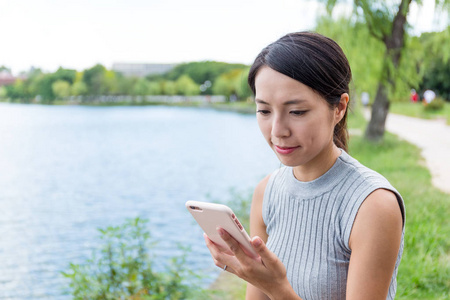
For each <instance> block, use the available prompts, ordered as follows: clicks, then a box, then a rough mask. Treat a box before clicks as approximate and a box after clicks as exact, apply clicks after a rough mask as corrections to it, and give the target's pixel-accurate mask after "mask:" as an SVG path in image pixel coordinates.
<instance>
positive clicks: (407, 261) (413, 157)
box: [219, 104, 450, 299]
mask: <svg viewBox="0 0 450 300" xmlns="http://www.w3.org/2000/svg"><path fill="white" fill-rule="evenodd" d="M411 105H413V104H411ZM447 109H448V108H447ZM365 126H366V121H365V120H364V118H363V117H362V114H360V113H359V112H356V113H351V114H350V116H349V128H353V129H357V130H356V131H355V132H364V128H365ZM349 152H350V154H351V155H352V156H353V157H355V158H356V159H358V160H359V161H360V162H361V163H363V164H364V165H366V166H368V167H369V168H372V169H374V170H376V171H378V172H379V173H381V174H383V175H384V176H385V177H386V178H387V179H388V180H389V181H390V182H391V183H392V184H393V185H394V186H395V187H396V188H397V189H398V191H399V192H400V193H401V194H402V196H403V198H404V200H405V206H406V229H405V249H404V252H403V259H402V262H401V264H400V267H399V272H398V277H397V280H398V286H397V297H396V299H449V298H450V293H449V291H450V239H449V237H450V222H449V217H448V215H449V212H450V195H449V194H446V193H443V192H441V191H440V190H438V189H437V188H435V187H433V186H432V185H431V175H430V172H429V171H428V169H427V168H426V167H425V164H424V161H423V158H422V157H421V155H420V149H418V148H417V147H415V146H413V145H411V144H409V143H407V142H404V141H401V140H399V139H398V138H397V137H396V136H394V135H392V134H389V133H387V134H386V136H385V139H384V142H383V143H379V144H372V143H369V142H367V141H365V140H364V138H363V137H362V135H356V136H352V137H351V138H350V150H349ZM226 282H227V280H224V282H222V283H221V284H220V285H219V286H220V287H221V289H222V290H223V289H225V290H226V287H227V285H228V284H227V283H226ZM239 284H240V285H241V286H242V285H243V284H242V283H239ZM239 284H238V287H237V288H236V282H234V281H233V289H234V291H233V292H234V296H233V297H231V298H230V299H239V298H242V299H244V292H243V291H244V290H243V289H242V288H239ZM236 292H237V293H238V294H240V296H239V297H238V296H236Z"/></svg>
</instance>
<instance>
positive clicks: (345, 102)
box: [335, 93, 350, 124]
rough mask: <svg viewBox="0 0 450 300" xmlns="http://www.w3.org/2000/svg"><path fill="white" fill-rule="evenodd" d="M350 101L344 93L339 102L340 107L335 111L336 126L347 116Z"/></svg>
mask: <svg viewBox="0 0 450 300" xmlns="http://www.w3.org/2000/svg"><path fill="white" fill-rule="evenodd" d="M349 100H350V97H349V96H348V94H347V93H343V94H342V95H341V99H340V100H339V103H338V105H337V106H336V109H335V124H337V123H339V122H340V121H341V120H342V118H343V117H344V115H345V112H346V111H347V106H348V101H349Z"/></svg>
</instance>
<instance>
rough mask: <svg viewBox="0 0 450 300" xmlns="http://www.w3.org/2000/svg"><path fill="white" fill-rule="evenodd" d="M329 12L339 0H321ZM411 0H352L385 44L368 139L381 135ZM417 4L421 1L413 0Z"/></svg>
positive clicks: (445, 1)
mask: <svg viewBox="0 0 450 300" xmlns="http://www.w3.org/2000/svg"><path fill="white" fill-rule="evenodd" d="M323 1H324V2H325V3H326V5H327V9H328V12H329V13H331V12H332V10H333V8H334V6H335V5H336V3H337V2H339V0H323ZM412 2H413V0H401V1H400V2H399V3H398V1H397V2H395V3H392V2H389V3H386V2H385V1H370V0H354V1H353V3H354V9H353V12H354V14H355V15H356V16H357V17H361V18H362V19H363V20H364V23H365V24H366V26H367V28H368V30H369V32H370V34H371V35H372V36H373V37H375V38H376V39H378V40H380V41H381V42H382V43H383V45H384V48H385V51H384V59H383V65H382V71H381V74H380V78H379V83H378V87H377V92H376V96H375V101H374V103H373V106H372V116H371V119H370V122H369V125H368V127H367V129H366V133H365V136H366V138H367V139H368V140H371V141H380V140H381V139H382V138H383V135H384V131H385V124H386V117H387V114H388V112H389V104H390V101H389V98H388V95H389V93H390V92H392V90H394V89H395V78H396V76H397V69H398V67H399V64H400V61H401V58H402V54H403V50H404V48H405V37H406V26H407V24H408V23H407V19H406V16H407V14H408V10H409V7H410V5H411V3H412ZM415 2H416V3H417V4H418V5H421V4H422V1H420V0H415ZM436 4H437V5H436V7H438V8H441V9H446V10H450V1H449V0H436Z"/></svg>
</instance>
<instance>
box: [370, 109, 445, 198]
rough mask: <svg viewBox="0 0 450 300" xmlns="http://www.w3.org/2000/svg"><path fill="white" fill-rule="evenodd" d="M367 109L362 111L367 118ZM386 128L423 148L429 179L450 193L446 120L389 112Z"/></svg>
mask: <svg viewBox="0 0 450 300" xmlns="http://www.w3.org/2000/svg"><path fill="white" fill-rule="evenodd" d="M369 115H370V112H369V111H365V116H366V118H367V117H369ZM386 129H387V131H389V132H392V133H394V134H396V135H398V136H399V137H400V138H402V139H404V140H406V141H408V142H410V143H412V144H414V145H416V146H418V147H419V148H421V149H422V156H423V157H424V158H425V161H426V164H427V167H428V169H429V170H430V172H431V176H432V183H433V185H434V186H436V187H437V188H439V189H441V190H442V191H444V192H446V193H449V194H450V126H448V125H446V124H445V120H425V119H419V118H412V117H407V116H402V115H397V114H393V113H389V114H388V117H387V120H386Z"/></svg>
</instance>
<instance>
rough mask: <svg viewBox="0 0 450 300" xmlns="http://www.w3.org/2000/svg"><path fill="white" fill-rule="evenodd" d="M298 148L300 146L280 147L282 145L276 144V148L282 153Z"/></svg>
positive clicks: (289, 152)
mask: <svg viewBox="0 0 450 300" xmlns="http://www.w3.org/2000/svg"><path fill="white" fill-rule="evenodd" d="M297 148H299V146H297V147H280V146H276V145H275V150H276V151H277V152H278V153H280V154H291V153H292V152H294V151H295V149H297Z"/></svg>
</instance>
